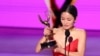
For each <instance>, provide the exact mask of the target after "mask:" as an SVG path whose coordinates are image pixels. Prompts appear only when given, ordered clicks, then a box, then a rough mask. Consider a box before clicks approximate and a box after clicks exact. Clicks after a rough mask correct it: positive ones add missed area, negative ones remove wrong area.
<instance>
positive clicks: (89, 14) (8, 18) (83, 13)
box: [0, 0, 100, 30]
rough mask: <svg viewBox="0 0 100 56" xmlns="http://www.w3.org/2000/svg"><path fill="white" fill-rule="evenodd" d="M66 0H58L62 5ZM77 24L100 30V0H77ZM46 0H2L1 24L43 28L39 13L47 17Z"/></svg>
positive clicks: (0, 7)
mask: <svg viewBox="0 0 100 56" xmlns="http://www.w3.org/2000/svg"><path fill="white" fill-rule="evenodd" d="M63 2H64V0H56V3H57V4H58V5H59V7H61V5H62V4H63ZM76 7H77V8H78V17H77V21H76V24H75V25H76V26H77V27H80V28H85V29H93V30H100V0H77V1H76ZM46 11H48V10H47V7H46V4H45V2H44V0H0V26H11V27H29V28H43V27H44V26H43V25H42V24H41V23H40V22H39V20H38V14H40V15H41V16H42V17H43V18H44V19H45V14H46Z"/></svg>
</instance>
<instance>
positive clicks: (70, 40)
mask: <svg viewBox="0 0 100 56" xmlns="http://www.w3.org/2000/svg"><path fill="white" fill-rule="evenodd" d="M72 41H73V38H72V37H71V36H70V37H69V39H68V42H69V48H68V56H69V51H70V43H71V42H72Z"/></svg>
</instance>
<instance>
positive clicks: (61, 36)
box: [54, 32, 79, 48]
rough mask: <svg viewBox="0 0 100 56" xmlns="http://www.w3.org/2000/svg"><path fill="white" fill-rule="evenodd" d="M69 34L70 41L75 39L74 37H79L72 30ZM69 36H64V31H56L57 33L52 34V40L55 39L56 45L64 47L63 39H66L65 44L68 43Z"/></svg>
mask: <svg viewBox="0 0 100 56" xmlns="http://www.w3.org/2000/svg"><path fill="white" fill-rule="evenodd" d="M70 36H71V37H72V41H73V40H75V39H78V37H79V36H78V35H77V34H75V33H73V32H71V33H70ZM70 36H69V37H70ZM69 37H67V38H66V36H65V33H64V32H57V33H56V34H55V35H54V40H56V42H57V44H58V45H60V46H61V47H63V48H64V47H65V40H66V39H67V43H66V45H68V44H69V42H68V39H69Z"/></svg>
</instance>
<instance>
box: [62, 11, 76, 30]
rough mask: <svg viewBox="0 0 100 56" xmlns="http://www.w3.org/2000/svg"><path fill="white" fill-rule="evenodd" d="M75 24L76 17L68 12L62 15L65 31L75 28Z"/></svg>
mask: <svg viewBox="0 0 100 56" xmlns="http://www.w3.org/2000/svg"><path fill="white" fill-rule="evenodd" d="M74 22H75V19H74V17H73V16H72V15H71V14H69V13H68V12H63V13H62V14H61V23H62V27H63V28H64V29H70V28H71V27H73V26H74Z"/></svg>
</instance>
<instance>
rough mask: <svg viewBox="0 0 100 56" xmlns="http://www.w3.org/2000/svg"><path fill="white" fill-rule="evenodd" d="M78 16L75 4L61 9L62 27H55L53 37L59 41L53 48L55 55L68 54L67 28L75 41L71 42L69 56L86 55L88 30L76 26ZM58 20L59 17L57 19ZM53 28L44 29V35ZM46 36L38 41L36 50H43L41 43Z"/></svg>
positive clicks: (62, 55) (48, 33)
mask: <svg viewBox="0 0 100 56" xmlns="http://www.w3.org/2000/svg"><path fill="white" fill-rule="evenodd" d="M76 17H77V9H76V7H75V6H74V5H68V6H67V8H66V9H63V10H61V16H60V18H59V20H60V22H59V23H58V25H60V27H58V28H53V33H54V35H53V39H54V40H55V41H56V42H57V47H56V48H54V49H53V56H64V55H65V51H66V56H67V55H68V49H69V42H68V41H67V43H66V48H65V37H66V36H65V30H66V29H68V30H69V31H70V36H69V37H72V39H73V41H72V42H71V43H70V50H69V56H84V51H85V42H86V32H85V30H84V29H79V28H76V27H75V26H74V23H75V20H76ZM57 20H58V19H57ZM50 30H51V28H49V27H46V28H45V29H44V35H50ZM45 40H46V38H45V36H44V37H43V38H42V39H41V40H40V41H39V42H38V44H37V48H36V52H40V51H41V46H40V44H41V43H43V42H45Z"/></svg>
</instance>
